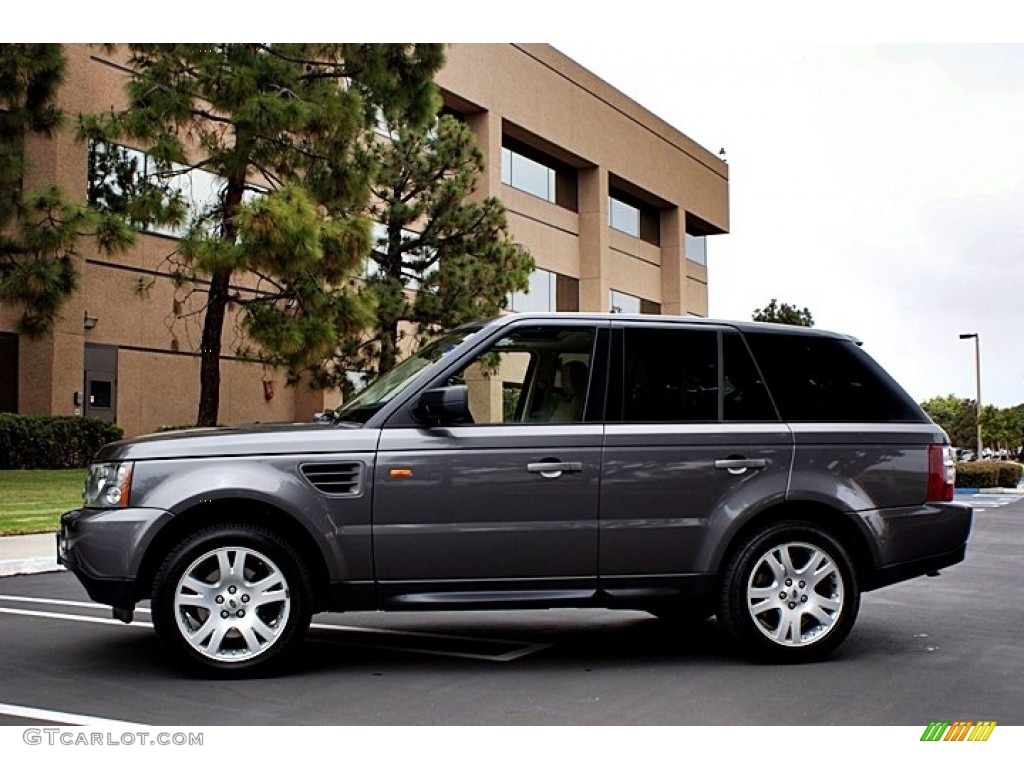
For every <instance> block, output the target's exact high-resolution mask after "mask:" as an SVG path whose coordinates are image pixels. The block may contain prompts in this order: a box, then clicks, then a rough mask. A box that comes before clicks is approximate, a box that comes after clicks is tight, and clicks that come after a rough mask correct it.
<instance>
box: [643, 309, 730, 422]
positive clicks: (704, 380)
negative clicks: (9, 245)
mask: <svg viewBox="0 0 1024 768" xmlns="http://www.w3.org/2000/svg"><path fill="white" fill-rule="evenodd" d="M624 376H625V378H624V382H623V385H624V390H625V391H624V393H623V395H624V397H623V401H624V402H623V405H624V408H623V419H624V420H625V421H634V422H636V421H658V422H700V421H717V420H718V333H717V332H716V331H705V330H674V329H670V328H626V329H625V349H624Z"/></svg>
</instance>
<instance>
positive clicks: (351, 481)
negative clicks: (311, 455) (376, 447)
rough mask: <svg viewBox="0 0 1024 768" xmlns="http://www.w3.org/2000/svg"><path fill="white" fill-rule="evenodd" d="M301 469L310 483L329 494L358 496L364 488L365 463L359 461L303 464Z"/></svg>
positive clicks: (321, 491)
mask: <svg viewBox="0 0 1024 768" xmlns="http://www.w3.org/2000/svg"><path fill="white" fill-rule="evenodd" d="M299 471H300V472H302V474H303V476H304V477H305V478H306V479H307V480H309V483H310V485H312V486H313V487H314V488H316V489H317V490H318V491H320V493H326V494H328V495H329V496H358V495H359V492H360V491H361V490H362V483H361V480H362V476H363V465H362V464H360V463H359V462H357V461H346V462H338V463H332V464H303V465H302V466H300V467H299Z"/></svg>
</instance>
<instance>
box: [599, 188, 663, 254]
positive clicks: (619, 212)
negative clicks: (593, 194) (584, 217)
mask: <svg viewBox="0 0 1024 768" xmlns="http://www.w3.org/2000/svg"><path fill="white" fill-rule="evenodd" d="M608 226H610V227H611V228H612V229H615V230H617V231H619V232H623V233H625V234H627V235H629V236H630V237H636V238H639V239H640V240H643V241H644V242H647V243H650V244H651V245H660V244H661V210H660V209H659V208H657V207H656V206H654V205H649V204H647V203H645V202H643V201H642V200H639V199H638V198H635V197H633V196H632V195H630V194H628V193H626V192H623V191H621V190H619V189H615V188H612V189H611V190H610V191H609V193H608Z"/></svg>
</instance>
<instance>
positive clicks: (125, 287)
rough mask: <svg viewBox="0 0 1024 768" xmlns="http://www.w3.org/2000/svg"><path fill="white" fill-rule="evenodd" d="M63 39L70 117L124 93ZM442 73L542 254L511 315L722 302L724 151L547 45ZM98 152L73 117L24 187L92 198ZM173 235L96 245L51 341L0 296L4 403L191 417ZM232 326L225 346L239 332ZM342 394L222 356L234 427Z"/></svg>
mask: <svg viewBox="0 0 1024 768" xmlns="http://www.w3.org/2000/svg"><path fill="white" fill-rule="evenodd" d="M66 52H67V56H68V71H67V78H66V81H65V83H64V85H63V87H62V88H61V92H60V97H59V105H60V107H61V108H62V109H63V110H64V112H65V113H66V114H67V115H69V116H74V115H77V114H78V113H88V112H102V111H106V110H108V109H111V108H115V109H116V108H118V107H120V106H123V104H124V96H123V84H124V71H123V69H122V68H121V67H120V66H119V65H118V63H117V62H116V61H114V60H111V59H110V58H109V57H107V56H106V55H105V54H104V53H103V51H101V50H100V49H97V48H91V47H89V46H83V45H69V46H67V47H66ZM436 79H437V83H438V85H439V86H440V88H441V91H442V95H443V97H444V102H445V107H446V110H447V111H449V112H452V113H454V114H456V115H458V116H460V117H461V118H462V119H463V120H465V121H466V123H467V124H468V125H469V126H470V127H471V128H472V129H473V131H474V133H475V135H476V137H477V142H478V144H479V145H480V148H481V149H482V151H483V153H484V157H485V161H486V165H487V170H486V173H485V177H484V179H482V180H481V184H480V187H481V189H480V192H481V194H487V195H494V196H496V197H498V198H500V199H501V200H502V201H503V203H504V204H505V206H506V208H507V210H508V220H509V224H510V228H511V230H512V233H513V235H514V237H515V238H516V240H517V241H519V242H520V243H522V244H523V245H524V246H526V247H527V248H528V249H529V250H530V252H531V253H532V254H533V256H534V259H535V261H536V265H537V270H536V271H535V272H534V274H533V275H532V276H531V280H530V290H529V292H525V293H522V294H516V295H514V296H512V297H510V307H509V308H510V310H511V311H532V310H544V311H547V310H552V311H587V312H591V311H622V312H644V313H654V314H657V313H661V314H682V315H686V314H690V315H698V316H706V315H707V295H708V293H707V281H708V275H707V258H706V253H707V247H706V243H707V238H708V237H709V236H712V235H717V234H722V233H725V232H726V231H728V228H729V204H728V191H729V190H728V170H727V166H726V164H725V163H724V162H723V161H722V160H721V159H720V158H719V157H717V156H715V155H714V154H713V153H712V152H710V151H709V150H707V149H705V148H703V147H701V146H699V145H698V144H696V143H695V142H693V141H692V140H690V139H689V138H687V137H686V136H685V135H684V134H682V133H681V132H680V131H678V130H677V129H676V128H674V127H672V126H670V125H668V124H667V123H665V122H664V121H663V120H661V119H660V118H658V117H657V116H656V115H654V114H652V113H650V112H649V111H647V110H645V109H644V108H642V107H641V106H640V105H638V104H637V103H636V102H634V101H632V100H631V99H630V98H629V97H628V96H626V95H625V94H623V93H621V92H619V91H617V90H616V89H614V88H612V87H611V86H610V85H608V84H607V83H605V82H604V81H602V80H601V79H600V78H598V77H596V76H595V75H594V74H592V73H591V72H589V71H587V70H586V69H585V68H583V67H581V66H580V65H578V64H577V63H575V62H574V61H572V60H571V59H569V58H568V57H566V56H564V55H563V54H561V53H560V52H559V51H557V50H555V49H554V48H552V47H550V46H546V45H519V44H486V45H475V44H454V45H451V46H449V47H448V50H447V63H446V65H445V67H444V69H443V70H442V71H441V72H440V73H439V75H438V76H437V78H436ZM68 122H69V124H73V122H74V121H73V120H69V121H68ZM87 155H88V149H87V147H86V146H85V145H84V144H82V143H80V142H77V141H76V140H75V137H74V129H73V127H69V128H67V129H66V130H64V131H62V132H60V133H58V134H57V135H56V136H54V137H53V138H50V139H43V138H39V137H32V138H30V139H29V140H28V144H27V147H26V156H27V159H28V162H29V168H28V170H27V172H26V174H25V178H24V182H23V183H24V185H25V187H26V188H33V187H38V186H41V185H43V184H52V183H56V184H58V185H60V186H62V187H63V188H64V190H65V191H66V192H67V194H68V195H69V196H70V197H72V198H74V199H78V200H81V201H84V200H85V199H86V198H87V189H88V188H89V182H90V179H89V163H88V158H87ZM174 243H175V237H174V233H173V232H155V231H154V232H146V233H142V234H140V237H139V242H138V244H137V245H136V246H135V247H134V248H133V249H132V251H131V252H130V253H128V254H125V255H123V256H119V257H117V258H106V257H100V256H99V255H97V254H95V253H94V252H90V251H89V250H88V246H87V245H85V246H83V248H82V256H81V261H82V263H81V264H80V268H81V275H82V279H81V287H80V289H79V291H78V292H77V293H76V294H75V295H74V296H73V298H72V299H71V300H70V301H69V302H68V304H67V305H66V307H65V309H64V311H63V313H62V317H61V319H60V320H59V321H58V323H57V326H56V328H55V330H54V333H53V334H52V335H51V336H49V337H47V338H44V339H41V340H30V339H28V338H26V337H24V336H19V335H18V334H17V333H16V331H15V328H16V319H17V316H18V312H17V309H16V308H11V307H2V306H0V411H16V412H21V413H46V414H59V415H69V414H82V415H86V416H93V417H97V418H103V419H108V420H112V421H117V422H118V423H119V424H120V425H121V426H122V427H123V428H124V430H125V433H126V434H127V435H135V434H140V433H144V432H149V431H153V430H154V429H156V428H158V427H160V426H162V425H175V424H187V423H190V422H194V419H195V410H196V403H197V402H198V389H199V357H198V355H197V354H196V350H197V348H198V343H199V318H197V317H192V318H189V317H183V316H182V315H183V314H187V313H183V312H182V311H181V307H180V303H179V301H178V297H177V295H176V292H175V286H174V284H173V281H172V280H171V278H170V276H169V275H168V273H167V270H166V269H165V268H162V265H163V264H164V262H165V259H166V257H167V254H168V253H169V252H171V251H173V249H174ZM226 326H227V327H226V329H225V351H226V352H227V351H228V350H230V349H231V348H232V347H233V341H234V338H233V334H234V333H235V332H236V331H235V330H234V329H233V328H232V323H231V322H230V321H229V322H228V323H226ZM335 401H336V395H335V394H334V393H325V392H322V391H315V390H311V389H310V388H309V387H307V386H305V385H303V384H302V383H300V384H299V385H298V386H286V384H285V375H284V373H283V372H282V371H277V370H273V369H269V368H265V367H263V366H261V365H259V364H255V363H252V362H247V361H246V360H244V359H241V358H237V357H233V356H231V355H230V354H226V355H225V357H224V358H223V360H222V388H221V420H222V421H223V422H224V423H246V422H252V421H287V420H308V418H309V417H310V414H312V413H313V412H314V411H317V410H321V409H322V408H323V407H324V406H325V405H328V406H330V405H333V404H335Z"/></svg>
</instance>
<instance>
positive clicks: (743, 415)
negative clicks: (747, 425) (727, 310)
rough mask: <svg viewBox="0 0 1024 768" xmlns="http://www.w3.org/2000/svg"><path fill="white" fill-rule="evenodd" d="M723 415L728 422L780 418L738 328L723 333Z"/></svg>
mask: <svg viewBox="0 0 1024 768" xmlns="http://www.w3.org/2000/svg"><path fill="white" fill-rule="evenodd" d="M722 418H723V419H724V420H725V421H778V420H779V417H778V415H777V414H776V413H775V406H774V405H772V400H771V398H770V397H769V396H768V389H767V388H766V387H765V384H764V380H763V379H762V378H761V373H760V372H759V371H758V370H757V366H755V365H754V361H753V360H751V359H750V353H749V352H747V347H746V345H745V344H744V343H743V339H742V338H741V337H740V335H739V334H738V333H736V332H735V331H728V332H726V333H723V334H722Z"/></svg>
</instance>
